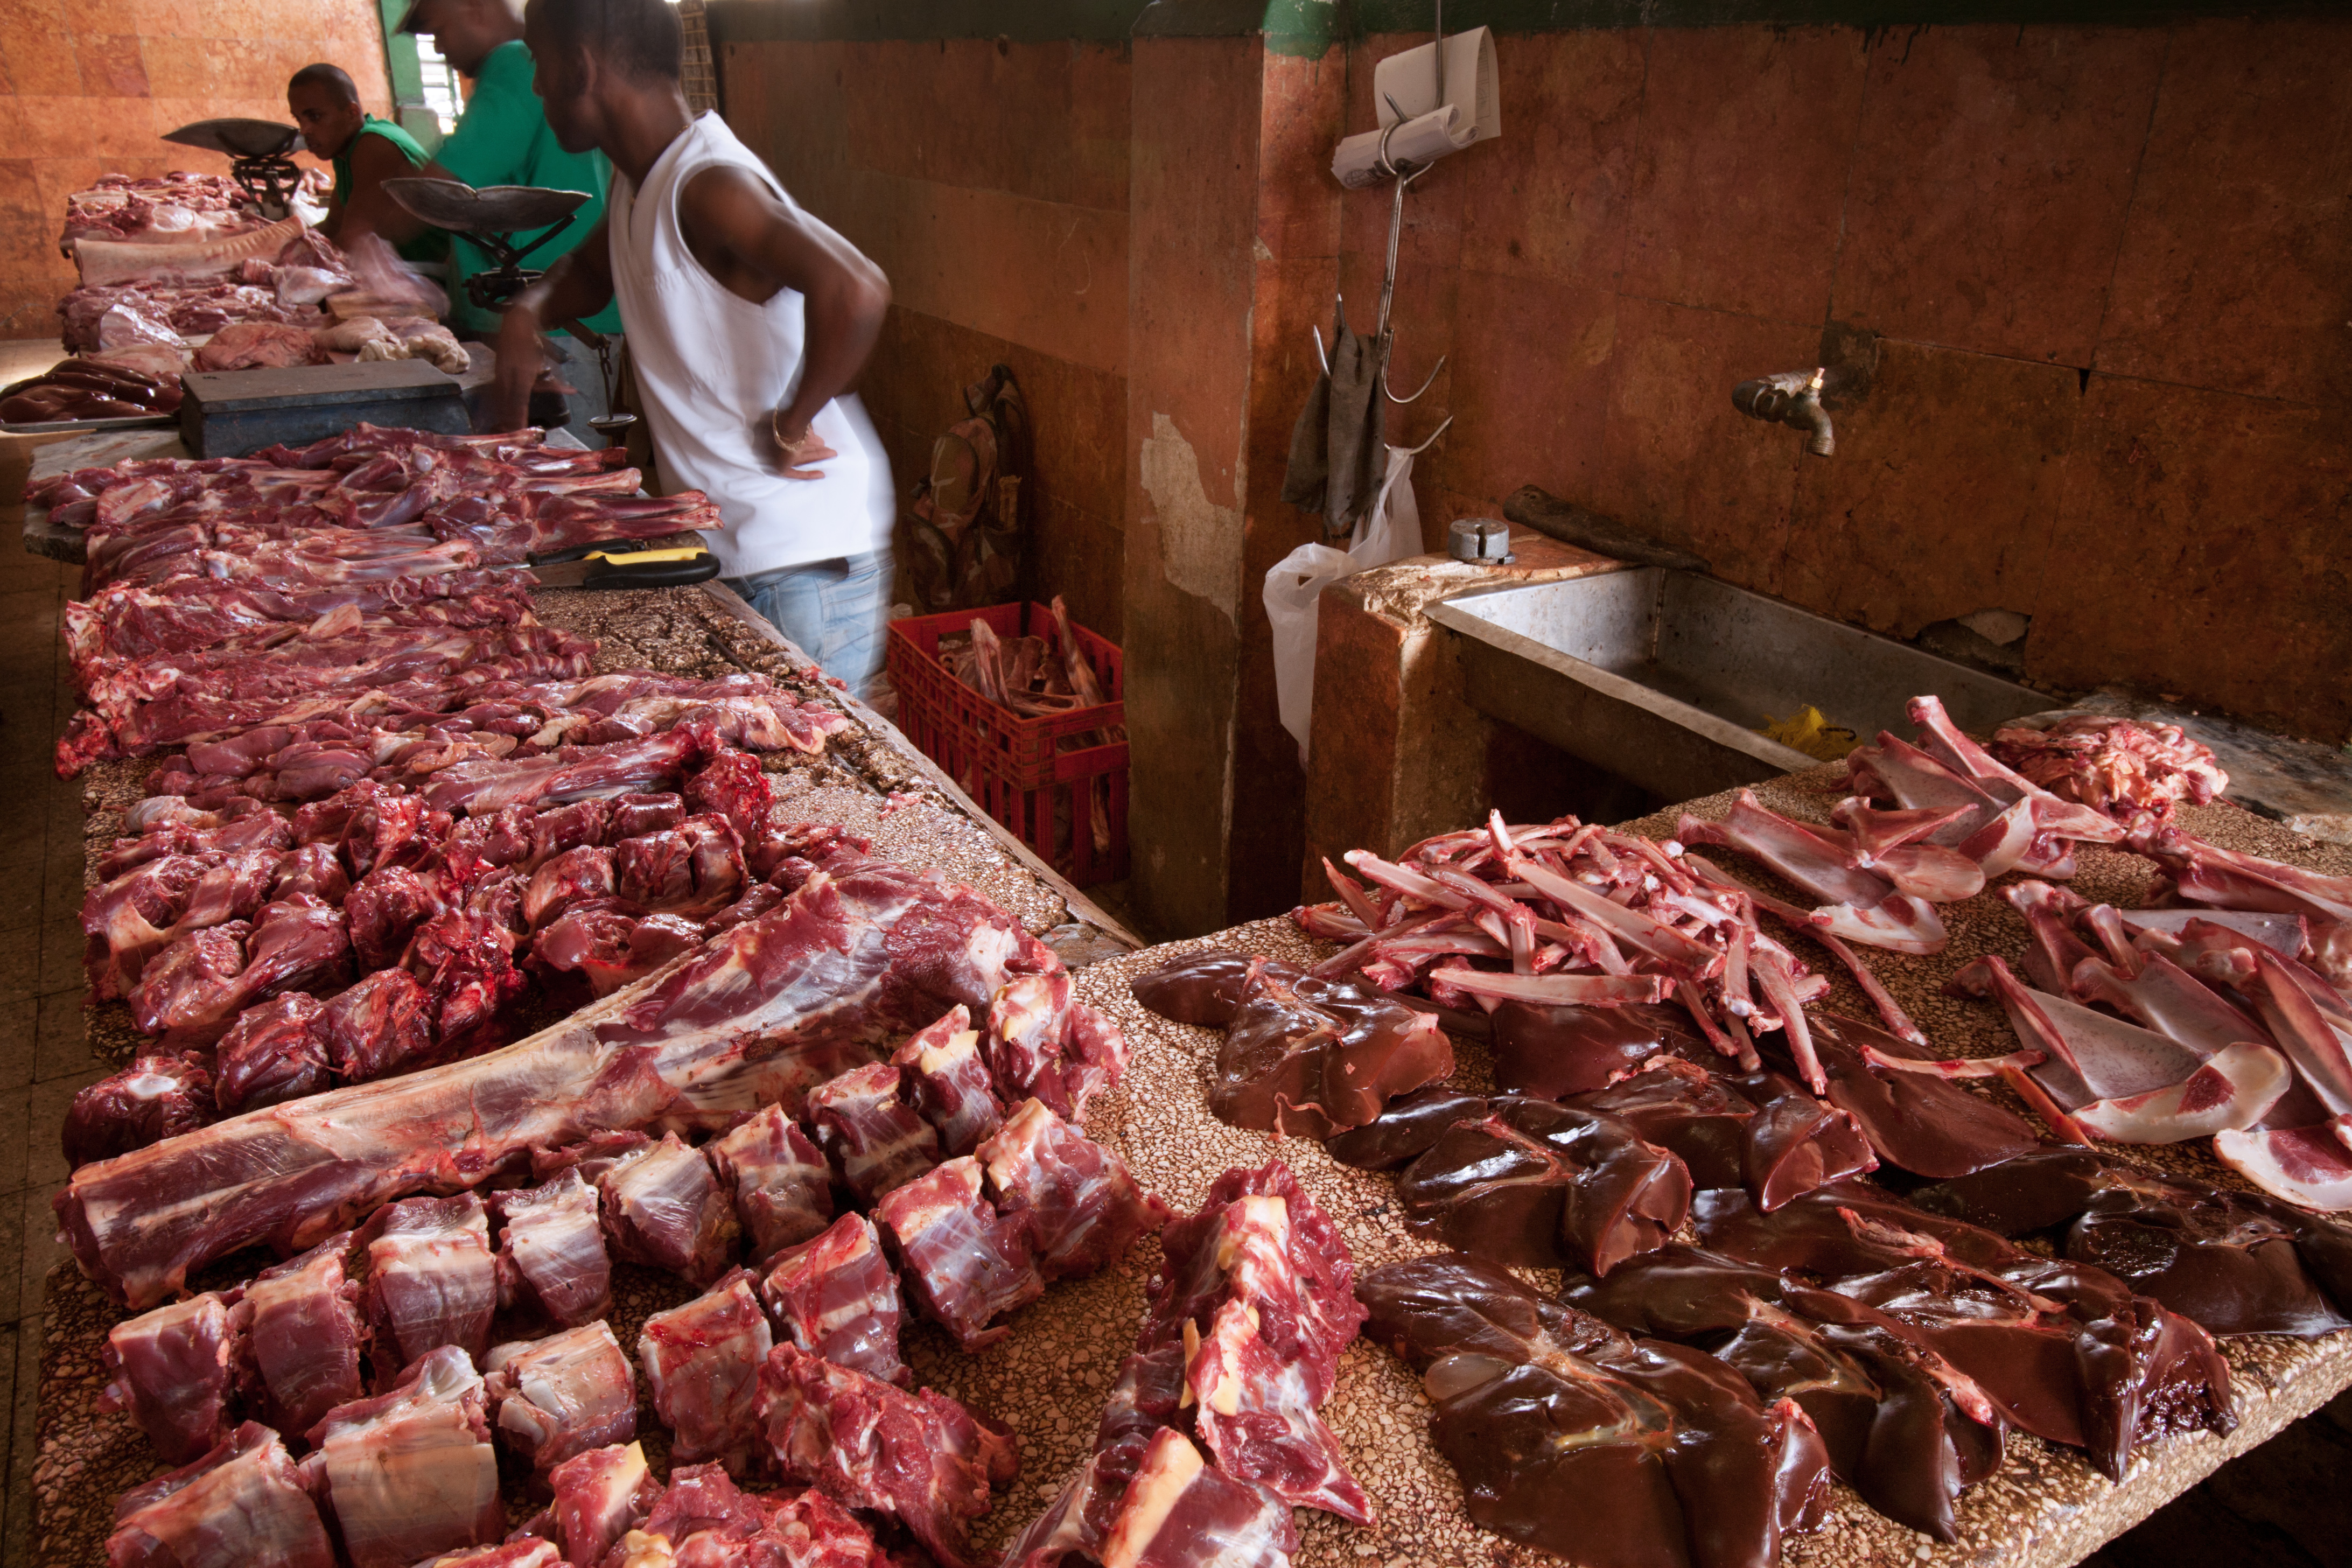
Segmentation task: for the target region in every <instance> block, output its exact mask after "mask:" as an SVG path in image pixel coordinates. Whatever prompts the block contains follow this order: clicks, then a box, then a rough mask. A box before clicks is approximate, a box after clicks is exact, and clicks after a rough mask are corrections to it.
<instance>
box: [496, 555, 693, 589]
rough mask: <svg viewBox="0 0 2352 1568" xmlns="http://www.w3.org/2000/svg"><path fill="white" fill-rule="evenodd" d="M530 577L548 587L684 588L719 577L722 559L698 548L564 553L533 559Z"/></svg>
mask: <svg viewBox="0 0 2352 1568" xmlns="http://www.w3.org/2000/svg"><path fill="white" fill-rule="evenodd" d="M530 574H531V575H532V576H534V577H536V578H538V579H539V581H540V584H541V586H542V587H547V588H683V587H686V586H688V585H689V584H695V583H701V582H706V581H708V580H709V579H710V578H712V577H716V576H718V575H719V557H717V556H716V555H713V554H712V553H710V552H709V551H708V550H704V549H702V548H701V547H700V546H698V545H685V546H681V547H680V548H677V549H675V550H595V549H591V550H587V551H585V552H581V551H571V550H566V551H561V552H557V555H556V556H555V557H552V558H543V559H534V560H533V561H532V562H531V563H530Z"/></svg>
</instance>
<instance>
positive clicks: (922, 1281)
mask: <svg viewBox="0 0 2352 1568" xmlns="http://www.w3.org/2000/svg"><path fill="white" fill-rule="evenodd" d="M983 1182H984V1175H983V1172H982V1166H981V1163H980V1161H979V1160H978V1159H977V1158H975V1157H973V1156H971V1155H969V1154H967V1155H965V1156H964V1157H963V1158H962V1159H961V1160H950V1161H949V1162H948V1163H946V1164H944V1165H941V1166H940V1167H939V1168H938V1169H937V1170H935V1171H933V1172H931V1173H929V1175H926V1176H923V1177H921V1178H920V1179H919V1180H917V1181H913V1182H909V1183H908V1184H906V1185H904V1186H902V1187H899V1188H898V1189H897V1190H895V1191H893V1192H892V1193H890V1194H889V1195H888V1196H887V1197H885V1198H884V1199H883V1200H882V1201H881V1202H880V1203H879V1204H878V1205H876V1206H875V1210H874V1218H875V1222H876V1223H877V1225H879V1226H881V1227H882V1230H883V1232H884V1233H885V1234H886V1235H887V1236H888V1237H890V1240H891V1243H892V1246H893V1248H894V1250H895V1251H896V1252H897V1254H898V1258H899V1259H900V1260H901V1261H902V1262H903V1264H904V1265H905V1267H906V1272H907V1288H908V1293H909V1294H910V1295H911V1296H912V1297H913V1298H914V1300H915V1304H916V1305H917V1306H918V1307H919V1308H921V1309H922V1311H923V1315H924V1316H925V1317H928V1318H929V1319H931V1320H932V1321H934V1322H937V1323H938V1324H939V1325H940V1327H942V1328H944V1329H946V1330H947V1331H948V1332H949V1333H950V1334H952V1335H954V1336H955V1341H956V1344H957V1345H958V1347H959V1348H961V1350H963V1351H964V1352H967V1353H969V1352H973V1351H977V1350H981V1349H983V1348H985V1347H986V1346H989V1345H992V1344H994V1343H995V1342H997V1341H999V1340H1002V1339H1003V1338H1004V1337H1005V1336H1006V1335H1007V1334H1009V1333H1011V1332H1012V1330H1011V1329H1010V1328H1009V1327H1007V1326H1006V1325H1004V1324H1003V1323H1000V1322H998V1321H997V1320H998V1319H1000V1318H1002V1317H1004V1316H1005V1315H1006V1314H1008V1313H1010V1312H1013V1311H1015V1310H1018V1309H1020V1308H1022V1307H1024V1306H1026V1305H1028V1304H1029V1303H1030V1302H1032V1301H1034V1300H1036V1299H1037V1298H1038V1297H1040V1296H1042V1295H1044V1294H1045V1278H1044V1276H1042V1275H1041V1274H1039V1273H1038V1271H1037V1261H1036V1253H1035V1250H1034V1246H1033V1244H1032V1242H1031V1239H1030V1228H1029V1226H1028V1224H1027V1222H1026V1221H1025V1219H1024V1218H1023V1217H1022V1216H1020V1215H1004V1214H1001V1213H999V1212H998V1210H997V1207H996V1205H994V1204H993V1203H992V1202H991V1201H990V1200H989V1199H988V1197H987V1196H986V1195H985V1194H983V1193H982V1185H983Z"/></svg>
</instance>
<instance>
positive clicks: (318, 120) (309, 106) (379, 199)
mask: <svg viewBox="0 0 2352 1568" xmlns="http://www.w3.org/2000/svg"><path fill="white" fill-rule="evenodd" d="M286 107H287V108H288V109H289V110H291V111H292V112H293V115H294V123H295V124H296V125H298V126H299V127H301V130H302V142H303V145H305V146H306V147H308V148H310V152H311V153H313V154H314V155H315V156H318V157H320V158H324V159H326V160H327V161H328V162H329V163H332V164H333V165H334V169H335V189H334V194H333V195H331V196H330V197H329V198H328V202H327V221H326V222H325V223H322V224H320V226H319V232H320V233H321V234H323V235H325V236H326V237H328V238H329V239H331V240H333V241H334V242H335V243H336V244H337V245H341V246H343V247H349V246H350V245H351V244H352V241H354V240H356V239H358V238H359V237H360V236H362V235H363V234H375V233H380V232H382V231H383V228H384V226H385V225H386V224H387V222H389V223H391V224H392V225H393V226H395V227H401V228H405V227H406V225H405V224H404V223H402V222H401V221H400V219H401V216H403V215H402V214H401V211H400V208H399V206H398V205H396V204H395V203H394V201H393V199H392V198H391V197H390V196H388V195H385V194H384V190H383V183H384V182H385V181H386V180H392V179H398V178H400V177H401V176H402V175H404V174H415V173H416V171H417V170H419V169H422V168H423V167H425V163H426V162H427V159H426V154H425V149H424V148H423V147H421V146H419V145H417V142H416V138H415V137H414V136H411V135H410V134H409V133H408V132H405V131H404V130H402V129H401V128H400V127H399V126H397V125H394V123H392V121H388V120H378V119H377V118H376V117H375V116H374V115H373V114H370V113H369V112H368V111H367V110H364V109H362V108H361V107H360V89H359V87H358V85H357V84H356V83H354V82H353V81H352V79H351V76H350V74H349V73H348V72H346V71H345V70H344V69H343V68H341V66H331V65H315V66H304V67H303V68H301V69H300V70H298V71H296V72H295V73H294V78H293V79H292V80H291V81H289V82H288V83H287V84H286ZM394 248H396V249H397V250H398V251H399V252H400V254H401V255H402V256H404V257H405V258H408V259H409V260H411V261H439V260H441V259H442V258H445V257H446V256H447V255H448V254H449V237H448V236H447V235H446V234H443V233H442V232H441V231H440V230H438V229H425V230H423V231H421V232H418V233H416V234H415V235H414V236H413V237H410V238H408V239H406V240H404V241H402V242H400V243H398V244H397V245H395V247H394Z"/></svg>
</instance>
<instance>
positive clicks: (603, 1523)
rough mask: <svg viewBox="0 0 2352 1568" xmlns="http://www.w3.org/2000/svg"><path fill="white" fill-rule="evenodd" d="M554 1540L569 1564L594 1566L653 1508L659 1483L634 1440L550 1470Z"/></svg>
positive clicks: (578, 1567)
mask: <svg viewBox="0 0 2352 1568" xmlns="http://www.w3.org/2000/svg"><path fill="white" fill-rule="evenodd" d="M547 1483H548V1487H549V1489H551V1491H553V1493H554V1494H555V1501H554V1503H553V1505H552V1506H551V1508H550V1509H549V1510H548V1511H549V1513H550V1514H551V1516H552V1522H553V1525H554V1530H555V1539H556V1542H557V1543H558V1544H559V1545H561V1546H562V1548H563V1560H564V1561H565V1562H566V1563H570V1564H572V1568H595V1565H596V1564H597V1563H602V1562H603V1561H604V1554H605V1553H606V1552H610V1551H611V1550H612V1549H613V1548H614V1546H616V1545H618V1544H619V1543H620V1540H621V1538H622V1537H623V1536H624V1535H625V1534H627V1533H628V1532H629V1531H630V1530H631V1529H632V1528H634V1527H635V1524H636V1522H637V1521H639V1520H641V1519H643V1518H644V1517H645V1516H646V1512H647V1511H648V1510H650V1509H651V1508H652V1507H653V1503H654V1499H655V1498H656V1497H657V1496H658V1495H659V1494H660V1491H661V1486H660V1483H658V1482H656V1480H655V1479H653V1477H652V1475H651V1473H650V1472H649V1471H648V1469H647V1468H646V1453H645V1450H644V1449H643V1448H641V1447H638V1446H637V1445H636V1444H635V1443H629V1444H625V1445H623V1444H617V1443H616V1444H614V1445H613V1446H611V1447H604V1448H593V1449H591V1450H589V1451H588V1452H587V1453H584V1454H576V1455H574V1456H573V1457H572V1458H569V1459H566V1460H564V1461H563V1462H562V1464H560V1465H558V1466H556V1467H555V1468H553V1469H552V1470H550V1471H549V1472H548V1476H547Z"/></svg>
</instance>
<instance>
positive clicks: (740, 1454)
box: [637, 1268, 774, 1474]
mask: <svg viewBox="0 0 2352 1568" xmlns="http://www.w3.org/2000/svg"><path fill="white" fill-rule="evenodd" d="M773 1342H774V1340H773V1337H772V1335H771V1334H770V1333H769V1331H768V1315H767V1313H766V1312H764V1311H762V1310H761V1307H760V1298H759V1295H758V1293H757V1292H756V1291H754V1290H753V1289H752V1287H751V1275H750V1274H749V1273H748V1272H747V1271H745V1270H743V1269H740V1268H739V1269H737V1270H736V1271H735V1272H734V1273H732V1274H730V1275H729V1276H728V1277H727V1278H726V1279H722V1280H720V1281H719V1284H718V1285H717V1286H716V1287H715V1288H713V1289H710V1290H709V1291H706V1292H705V1293H704V1294H702V1295H700V1296H698V1297H696V1298H695V1299H694V1300H691V1301H688V1302H687V1303H686V1304H685V1305H684V1306H681V1307H673V1308H671V1309H670V1310H668V1311H667V1312H656V1313H655V1314H654V1315H653V1316H652V1317H650V1318H647V1319H646V1327H645V1332H644V1333H642V1334H640V1335H639V1336H638V1338H637V1364H638V1365H639V1366H641V1367H643V1368H644V1369H645V1373H646V1384H647V1386H648V1387H650V1388H651V1389H652V1390H653V1399H654V1409H655V1410H656V1412H657V1413H659V1415H660V1416H661V1418H662V1423H663V1425H665V1426H667V1427H668V1428H669V1429H670V1432H671V1436H672V1442H673V1449H672V1452H673V1454H674V1457H675V1458H677V1461H678V1462H679V1463H681V1464H699V1463H701V1462H702V1461H704V1460H706V1459H715V1460H717V1461H719V1463H720V1464H723V1465H725V1466H726V1467H727V1468H728V1469H730V1471H733V1472H735V1473H738V1474H740V1473H741V1472H742V1470H743V1468H744V1467H746V1466H747V1465H749V1464H750V1463H751V1458H752V1455H753V1453H754V1451H755V1449H756V1447H757V1445H758V1443H759V1439H760V1415H759V1394H760V1367H761V1363H762V1362H764V1361H765V1360H766V1358H767V1354H768V1349H769V1347H770V1345H772V1343H773Z"/></svg>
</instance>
